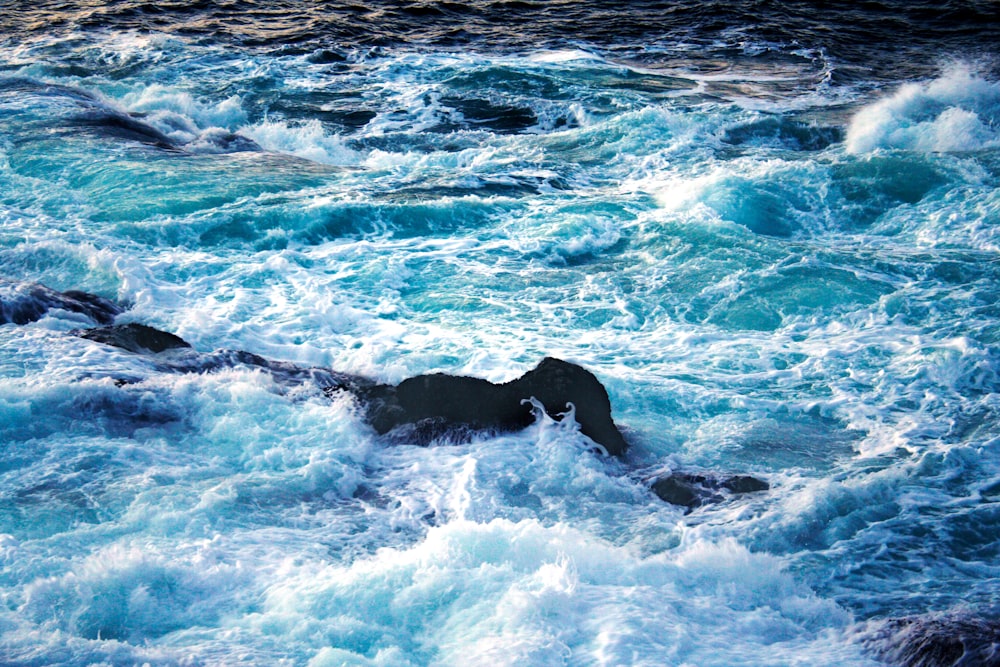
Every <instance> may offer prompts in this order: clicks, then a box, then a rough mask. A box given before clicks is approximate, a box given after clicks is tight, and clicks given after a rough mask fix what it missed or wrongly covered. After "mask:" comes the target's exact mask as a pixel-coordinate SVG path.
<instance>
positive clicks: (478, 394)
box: [363, 357, 628, 456]
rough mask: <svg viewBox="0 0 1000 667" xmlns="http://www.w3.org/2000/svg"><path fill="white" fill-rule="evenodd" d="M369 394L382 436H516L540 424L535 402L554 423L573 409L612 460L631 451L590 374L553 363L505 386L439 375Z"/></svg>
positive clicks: (382, 387)
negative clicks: (402, 432)
mask: <svg viewBox="0 0 1000 667" xmlns="http://www.w3.org/2000/svg"><path fill="white" fill-rule="evenodd" d="M363 393H364V394H365V396H364V398H365V399H366V401H367V404H368V407H367V415H368V420H369V421H370V422H371V424H372V426H373V427H374V428H375V430H376V431H377V432H379V433H388V432H390V431H392V430H394V429H397V428H400V427H407V428H408V429H409V432H410V434H413V435H416V436H417V437H418V438H428V437H430V438H433V437H436V436H437V435H438V434H442V433H444V432H446V431H448V430H451V429H454V428H459V429H463V428H464V429H473V430H495V431H515V430H519V429H522V428H525V427H527V426H529V425H530V424H531V423H532V422H533V421H534V416H533V414H532V405H531V403H530V402H529V399H532V398H534V399H535V400H536V401H538V402H540V403H541V404H542V405H544V406H545V411H546V413H547V414H548V415H549V416H550V417H552V418H554V419H559V418H561V416H562V414H563V412H564V411H565V410H567V408H568V406H569V404H572V405H573V407H574V409H575V415H574V416H575V418H576V421H577V423H578V424H579V425H580V431H581V432H582V433H583V434H584V435H585V436H587V437H588V438H590V439H591V440H593V441H594V442H595V443H597V444H599V445H601V446H602V447H603V448H604V449H605V450H607V452H608V454H611V455H613V456H621V455H622V454H624V453H625V450H626V448H627V446H628V445H627V444H626V443H625V438H624V437H622V434H621V432H620V431H619V430H618V427H617V426H616V425H615V423H614V420H613V419H612V418H611V400H610V399H609V398H608V392H607V390H605V388H604V386H603V385H602V384H601V383H600V381H599V380H598V379H597V378H596V377H595V376H594V374H593V373H591V372H590V371H588V370H586V369H585V368H583V367H581V366H578V365H576V364H573V363H570V362H568V361H563V360H561V359H555V358H553V357H546V358H545V359H543V360H542V361H541V363H539V364H538V366H536V367H535V368H534V369H532V370H530V371H528V372H527V373H525V374H524V375H522V376H521V377H519V378H517V379H515V380H511V381H510V382H506V383H503V384H494V383H492V382H489V381H487V380H483V379H481V378H472V377H463V376H456V375H446V374H444V373H435V374H431V375H418V376H417V377H413V378H409V379H407V380H403V382H401V383H399V384H398V385H397V386H395V387H393V386H389V385H376V386H374V387H372V388H370V389H368V390H366V391H364V392H363Z"/></svg>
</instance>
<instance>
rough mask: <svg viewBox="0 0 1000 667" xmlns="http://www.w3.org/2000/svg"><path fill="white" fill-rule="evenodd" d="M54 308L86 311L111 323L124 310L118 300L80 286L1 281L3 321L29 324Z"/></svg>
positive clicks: (0, 312)
mask: <svg viewBox="0 0 1000 667" xmlns="http://www.w3.org/2000/svg"><path fill="white" fill-rule="evenodd" d="M52 309H62V310H67V311H70V312H73V313H80V314H82V315H86V316H87V317H89V318H90V319H91V320H93V321H94V322H96V323H98V324H111V323H112V322H113V321H114V319H115V317H116V316H117V315H118V314H120V313H121V312H122V309H121V308H119V307H118V306H117V305H116V304H114V303H113V302H111V301H109V300H108V299H105V298H104V297H101V296H97V295H96V294H88V293H86V292H80V291H77V290H69V291H66V292H57V291H56V290H54V289H50V288H48V287H45V286H44V285H39V284H38V283H30V282H17V281H0V324H5V323H8V322H12V323H14V324H27V323H28V322H34V321H36V320H39V319H41V318H42V317H44V316H45V313H47V312H48V311H50V310H52Z"/></svg>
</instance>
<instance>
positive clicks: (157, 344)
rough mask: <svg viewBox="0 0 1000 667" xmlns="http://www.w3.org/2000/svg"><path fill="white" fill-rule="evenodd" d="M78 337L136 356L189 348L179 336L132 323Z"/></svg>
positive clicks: (87, 332)
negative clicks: (132, 353) (135, 354)
mask: <svg viewBox="0 0 1000 667" xmlns="http://www.w3.org/2000/svg"><path fill="white" fill-rule="evenodd" d="M80 337H81V338H86V339H87V340H92V341H95V342H98V343H104V344H105V345H113V346H115V347H120V348H122V349H123V350H128V351H129V352H135V353H137V354H145V353H149V352H152V353H154V354H157V353H160V352H164V351H166V350H176V349H181V348H189V347H191V345H190V344H189V343H188V342H187V341H185V340H184V339H182V338H180V337H179V336H175V335H174V334H172V333H167V332H166V331H160V330H159V329H154V328H153V327H148V326H146V325H145V324H136V323H134V322H133V323H129V324H117V325H114V326H109V327H100V328H97V329H87V330H86V331H82V332H80Z"/></svg>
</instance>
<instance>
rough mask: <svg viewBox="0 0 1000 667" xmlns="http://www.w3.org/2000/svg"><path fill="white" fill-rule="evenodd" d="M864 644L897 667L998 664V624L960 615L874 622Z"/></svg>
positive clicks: (970, 666) (999, 626)
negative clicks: (898, 666) (897, 666)
mask: <svg viewBox="0 0 1000 667" xmlns="http://www.w3.org/2000/svg"><path fill="white" fill-rule="evenodd" d="M872 625H873V626H874V628H873V630H872V631H870V633H869V634H868V636H866V637H865V638H864V642H865V643H866V644H867V645H868V646H869V647H870V648H872V649H874V651H875V652H876V653H877V654H878V656H879V657H880V658H882V659H883V660H885V661H887V662H888V663H890V664H893V665H900V667H985V666H988V665H989V666H993V667H996V666H997V665H1000V623H998V622H996V621H989V620H986V619H983V618H977V617H973V616H969V615H965V614H961V615H927V616H909V617H905V618H892V619H888V620H885V621H877V622H873V624H872Z"/></svg>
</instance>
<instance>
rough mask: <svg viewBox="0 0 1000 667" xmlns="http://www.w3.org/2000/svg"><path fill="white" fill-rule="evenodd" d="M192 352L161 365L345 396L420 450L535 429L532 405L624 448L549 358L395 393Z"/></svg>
mask: <svg viewBox="0 0 1000 667" xmlns="http://www.w3.org/2000/svg"><path fill="white" fill-rule="evenodd" d="M79 335H80V336H81V337H82V338H86V339H88V340H92V341H95V342H98V343H104V344H105V345H113V346H115V347H119V348H122V349H124V350H128V351H130V352H135V353H137V354H156V355H160V353H162V352H167V351H170V350H188V349H189V348H191V346H190V345H189V344H188V343H187V342H186V341H185V340H183V339H181V338H179V337H178V336H175V335H174V334H171V333H167V332H165V331H159V330H157V329H154V328H152V327H148V326H146V325H144V324H135V323H131V324H120V325H113V326H106V327H98V328H95V329H87V330H85V331H81V332H79ZM191 352H192V353H191V354H184V355H182V356H180V357H176V358H168V359H160V360H159V361H160V362H161V363H159V364H158V366H159V367H160V368H161V369H163V370H168V371H176V372H205V371H210V370H214V369H217V368H221V367H232V366H237V365H242V366H250V367H254V368H260V369H262V370H264V371H266V372H269V373H270V374H271V375H272V377H274V379H275V381H277V382H280V383H284V384H290V385H300V384H302V383H303V382H314V383H317V384H319V385H320V386H321V387H322V389H323V391H325V392H326V393H327V394H329V395H332V394H334V393H336V392H339V391H347V392H349V393H351V394H353V395H354V396H356V397H357V398H358V399H359V400H360V401H361V403H362V404H363V406H364V414H365V417H366V419H367V420H368V422H369V423H371V425H372V426H373V427H374V429H375V430H376V431H377V432H378V433H380V434H386V433H390V432H397V433H400V434H403V435H405V436H406V438H407V440H408V441H412V442H416V443H418V444H426V443H428V442H430V441H431V440H433V439H434V438H436V437H440V436H443V435H447V434H455V433H463V432H467V431H469V430H494V431H515V430H519V429H522V428H525V427H527V426H530V425H531V424H532V423H533V422H534V419H535V417H534V413H533V411H532V410H533V408H534V405H533V403H532V401H535V402H537V403H540V404H542V405H543V406H544V408H545V411H546V412H547V413H548V414H549V415H550V416H551V417H552V418H554V419H560V418H562V416H563V410H567V409H569V408H570V405H572V409H573V413H574V417H575V419H576V421H577V423H578V424H579V425H580V431H581V432H582V433H583V434H584V435H585V436H587V437H588V438H590V439H591V440H593V441H594V442H595V443H597V444H598V445H600V446H601V447H603V448H604V450H605V451H607V453H608V454H611V455H613V456H621V455H622V454H624V453H625V449H626V447H627V445H626V443H625V439H624V438H623V437H622V434H621V432H620V431H619V430H618V427H617V426H616V425H615V423H614V420H613V419H612V418H611V400H610V399H609V398H608V392H607V391H606V390H605V389H604V385H602V384H601V383H600V381H599V380H598V379H597V378H596V377H595V376H594V374H593V373H591V372H590V371H588V370H586V369H585V368H583V367H581V366H578V365H576V364H573V363H570V362H568V361H562V360H561V359H554V358H552V357H546V358H545V359H543V360H542V361H541V363H539V364H538V366H536V367H535V368H534V369H532V370H530V371H528V372H527V373H525V374H524V375H522V376H521V377H519V378H517V379H515V380H511V381H510V382H506V383H503V384H494V383H492V382H489V381H487V380H483V379H481V378H471V377H462V376H456V375H446V374H444V373H435V374H432V375H418V376H417V377H412V378H409V379H407V380H404V381H403V382H401V383H399V384H398V385H395V386H392V385H385V384H376V383H375V382H372V381H371V380H369V379H367V378H363V377H359V376H354V375H347V374H344V373H338V372H336V371H328V370H325V369H304V368H299V367H296V366H294V365H292V364H288V363H284V362H275V361H269V360H267V359H264V358H263V357H259V356H257V355H255V354H251V353H249V352H240V351H226V350H223V351H217V352H213V353H210V354H198V353H195V352H193V350H192V351H191ZM160 356H163V355H160ZM167 356H170V355H167Z"/></svg>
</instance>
